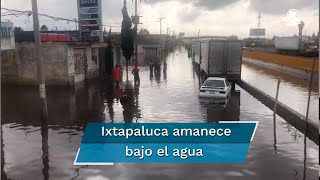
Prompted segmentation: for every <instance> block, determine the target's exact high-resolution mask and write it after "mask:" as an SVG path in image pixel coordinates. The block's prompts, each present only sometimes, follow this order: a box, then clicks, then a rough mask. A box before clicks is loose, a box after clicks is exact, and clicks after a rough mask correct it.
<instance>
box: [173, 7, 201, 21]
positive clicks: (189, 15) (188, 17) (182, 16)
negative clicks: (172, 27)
mask: <svg viewBox="0 0 320 180" xmlns="http://www.w3.org/2000/svg"><path fill="white" fill-rule="evenodd" d="M200 15H201V11H194V10H191V11H190V10H189V11H188V10H186V9H182V10H181V11H180V12H179V13H178V17H179V20H180V21H181V22H193V21H195V20H196V19H197V18H198V17H199V16H200Z"/></svg>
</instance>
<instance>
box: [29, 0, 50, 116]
mask: <svg viewBox="0 0 320 180" xmlns="http://www.w3.org/2000/svg"><path fill="white" fill-rule="evenodd" d="M32 13H33V29H34V30H33V32H34V40H35V45H36V48H35V51H36V54H35V55H36V57H35V59H36V61H37V76H38V83H39V92H40V93H39V94H40V103H41V104H40V106H41V107H40V110H41V119H47V118H48V109H47V97H46V84H45V76H44V71H43V61H42V52H41V41H40V27H39V15H38V4H37V0H32Z"/></svg>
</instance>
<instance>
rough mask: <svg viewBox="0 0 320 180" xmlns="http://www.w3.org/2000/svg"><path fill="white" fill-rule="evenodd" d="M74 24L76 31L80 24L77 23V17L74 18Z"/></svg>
mask: <svg viewBox="0 0 320 180" xmlns="http://www.w3.org/2000/svg"><path fill="white" fill-rule="evenodd" d="M74 25H75V27H76V31H77V30H78V25H77V18H74Z"/></svg>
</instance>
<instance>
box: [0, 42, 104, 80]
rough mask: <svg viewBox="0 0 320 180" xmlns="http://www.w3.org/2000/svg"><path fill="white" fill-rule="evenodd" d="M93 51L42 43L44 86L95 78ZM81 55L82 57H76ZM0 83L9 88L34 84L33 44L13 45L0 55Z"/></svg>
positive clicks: (89, 47)
mask: <svg viewBox="0 0 320 180" xmlns="http://www.w3.org/2000/svg"><path fill="white" fill-rule="evenodd" d="M96 49H97V48H92V45H91V44H82V45H72V44H67V43H64V42H53V43H42V54H43V62H44V72H45V78H46V84H47V85H63V86H68V85H69V86H70V85H74V84H76V83H78V82H82V81H84V80H85V79H93V78H98V77H99V73H98V72H99V62H98V53H97V50H96ZM80 52H83V53H80ZM1 60H2V62H1V65H2V66H1V80H2V82H3V83H10V84H26V85H36V84H37V63H36V61H35V44H34V43H33V42H23V43H16V49H15V50H6V51H1Z"/></svg>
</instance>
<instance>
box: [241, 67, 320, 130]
mask: <svg viewBox="0 0 320 180" xmlns="http://www.w3.org/2000/svg"><path fill="white" fill-rule="evenodd" d="M242 72H243V73H242V79H244V80H245V81H247V82H249V83H250V84H252V85H254V86H255V87H257V88H258V89H260V90H262V91H263V92H265V93H267V94H268V95H270V96H272V97H275V96H276V88H277V81H278V80H277V78H278V77H279V78H281V84H280V90H279V101H280V102H282V103H284V104H286V105H287V106H289V107H290V108H292V109H293V110H295V111H297V112H298V113H300V114H302V115H304V116H305V115H306V111H307V101H308V81H306V80H304V79H301V78H296V77H294V76H290V75H287V74H285V73H280V72H278V71H274V70H270V69H267V68H261V67H259V66H256V65H251V64H249V63H245V64H243V65H242ZM318 88H319V86H318V82H316V81H315V83H314V84H313V86H312V93H311V101H310V102H311V103H310V112H309V118H310V119H311V120H312V121H313V122H315V123H317V124H319V115H318V114H319V89H318Z"/></svg>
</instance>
